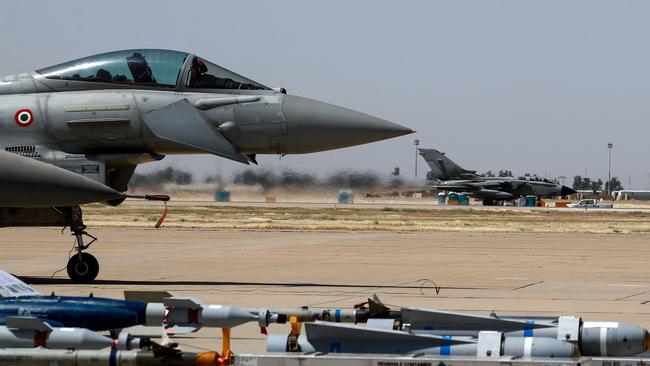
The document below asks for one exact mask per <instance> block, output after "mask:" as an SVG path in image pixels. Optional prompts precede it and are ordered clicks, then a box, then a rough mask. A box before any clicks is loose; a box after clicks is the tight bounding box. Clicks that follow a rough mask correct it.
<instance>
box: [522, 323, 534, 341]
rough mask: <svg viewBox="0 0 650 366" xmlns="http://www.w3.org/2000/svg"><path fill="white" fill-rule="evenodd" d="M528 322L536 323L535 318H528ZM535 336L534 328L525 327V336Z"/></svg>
mask: <svg viewBox="0 0 650 366" xmlns="http://www.w3.org/2000/svg"><path fill="white" fill-rule="evenodd" d="M526 323H528V324H535V321H534V320H526ZM532 336H533V328H524V337H532Z"/></svg>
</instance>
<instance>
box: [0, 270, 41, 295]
mask: <svg viewBox="0 0 650 366" xmlns="http://www.w3.org/2000/svg"><path fill="white" fill-rule="evenodd" d="M40 295H41V293H40V292H38V291H36V290H35V289H33V288H32V287H31V286H29V285H28V284H26V283H25V282H23V281H21V280H19V279H18V278H16V277H14V276H13V275H11V274H10V273H8V272H5V271H3V270H1V269H0V299H5V298H8V297H20V296H40Z"/></svg>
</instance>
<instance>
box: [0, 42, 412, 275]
mask: <svg viewBox="0 0 650 366" xmlns="http://www.w3.org/2000/svg"><path fill="white" fill-rule="evenodd" d="M0 129H1V131H2V133H1V134H0V148H1V149H2V151H0V226H4V227H7V226H64V225H65V226H69V227H70V228H71V230H72V233H73V235H74V236H75V238H76V243H77V244H76V251H77V254H75V255H74V256H73V257H72V258H70V261H69V262H68V266H67V270H68V274H69V276H70V278H71V279H72V280H73V281H75V282H90V281H92V280H93V279H94V278H95V277H96V276H97V273H98V271H99V265H98V263H97V260H96V259H95V258H94V257H93V256H92V255H90V254H88V253H86V252H84V251H85V249H87V248H88V246H89V245H90V244H84V241H83V238H84V236H85V235H88V234H86V231H85V229H86V226H85V225H84V224H83V221H82V217H81V209H80V208H79V206H78V205H80V204H83V203H89V202H108V203H110V204H113V205H118V204H120V203H121V202H122V201H124V199H126V198H128V197H132V196H130V195H128V194H125V193H123V192H125V191H126V190H127V184H128V182H129V179H130V178H131V175H132V174H133V172H134V170H135V168H136V166H137V165H138V164H142V163H146V162H151V161H157V160H160V159H162V158H164V157H165V155H168V154H205V153H208V154H214V155H217V156H220V157H223V158H226V159H230V160H234V161H237V162H240V163H244V164H249V163H250V162H252V163H256V154H279V155H286V154H303V153H312V152H317V151H325V150H332V149H338V148H343V147H348V146H354V145H360V144H365V143H369V142H373V141H379V140H384V139H388V138H392V137H397V136H401V135H405V134H409V133H412V132H413V130H411V129H410V128H406V127H403V126H400V125H397V124H394V123H391V122H388V121H385V120H382V119H379V118H376V117H372V116H370V115H367V114H363V113H360V112H356V111H353V110H350V109H346V108H342V107H338V106H335V105H332V104H327V103H323V102H319V101H316V100H312V99H307V98H302V97H298V96H292V95H287V94H286V90H284V89H283V88H278V89H271V88H268V87H266V86H264V85H262V84H260V83H258V82H255V81H253V80H250V79H247V78H245V77H243V76H241V75H238V74H236V73H234V72H232V71H230V70H227V69H225V68H223V67H221V66H218V65H216V64H213V63H211V62H208V61H206V60H205V59H203V58H201V57H198V56H195V55H192V54H190V53H186V52H177V51H169V50H154V49H136V50H126V51H117V52H110V53H104V54H99V55H95V56H90V57H86V58H82V59H78V60H74V61H70V62H66V63H63V64H60V65H56V66H51V67H47V68H44V69H40V70H37V71H35V72H32V73H25V74H19V75H14V76H8V77H5V78H2V79H0ZM138 198H146V199H157V200H166V199H168V197H165V196H139V197H138ZM88 236H89V235H88ZM89 237H91V238H92V239H93V241H94V240H95V238H93V237H92V236H89ZM91 243H92V242H91ZM137 244H138V243H134V245H137Z"/></svg>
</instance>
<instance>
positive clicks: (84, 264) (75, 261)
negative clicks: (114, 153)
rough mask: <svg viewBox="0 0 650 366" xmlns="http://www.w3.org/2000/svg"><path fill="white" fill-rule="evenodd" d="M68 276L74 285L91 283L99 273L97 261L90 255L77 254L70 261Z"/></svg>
mask: <svg viewBox="0 0 650 366" xmlns="http://www.w3.org/2000/svg"><path fill="white" fill-rule="evenodd" d="M67 270H68V276H70V279H71V280H72V282H74V283H90V282H92V281H93V280H94V279H95V277H97V274H98V273H99V263H98V262H97V259H96V258H95V257H94V256H93V255H92V254H88V253H83V252H82V253H77V254H75V255H73V256H72V257H70V260H69V261H68V267H67Z"/></svg>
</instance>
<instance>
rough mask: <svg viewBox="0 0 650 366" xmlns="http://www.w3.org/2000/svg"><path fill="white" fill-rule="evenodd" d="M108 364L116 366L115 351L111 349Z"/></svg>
mask: <svg viewBox="0 0 650 366" xmlns="http://www.w3.org/2000/svg"><path fill="white" fill-rule="evenodd" d="M108 364H109V365H110V366H117V350H116V349H115V348H113V349H111V353H110V355H109V356H108Z"/></svg>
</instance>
